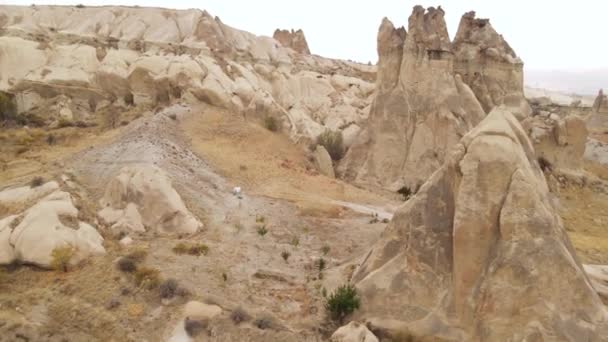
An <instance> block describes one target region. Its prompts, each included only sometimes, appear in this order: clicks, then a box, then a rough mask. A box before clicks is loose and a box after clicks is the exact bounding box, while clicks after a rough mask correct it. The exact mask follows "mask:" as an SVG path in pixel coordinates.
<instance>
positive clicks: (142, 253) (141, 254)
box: [126, 248, 148, 262]
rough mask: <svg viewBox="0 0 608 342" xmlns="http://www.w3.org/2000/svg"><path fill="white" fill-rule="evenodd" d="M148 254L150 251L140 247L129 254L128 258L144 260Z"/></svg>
mask: <svg viewBox="0 0 608 342" xmlns="http://www.w3.org/2000/svg"><path fill="white" fill-rule="evenodd" d="M147 256H148V251H147V250H145V249H143V248H138V249H136V250H134V251H133V252H131V253H129V254H127V256H126V257H127V258H131V259H132V260H133V261H135V262H142V261H144V259H145V258H146V257H147Z"/></svg>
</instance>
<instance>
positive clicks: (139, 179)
mask: <svg viewBox="0 0 608 342" xmlns="http://www.w3.org/2000/svg"><path fill="white" fill-rule="evenodd" d="M101 205H102V207H103V209H102V210H101V211H100V212H99V216H100V217H101V218H103V219H104V221H106V222H107V223H108V224H110V225H111V229H112V230H113V231H122V232H132V231H136V232H143V231H145V230H146V228H147V229H149V230H152V231H155V232H159V233H177V234H180V233H183V234H192V233H195V232H197V231H198V230H199V229H200V228H201V227H202V224H201V223H200V221H199V220H198V219H196V218H195V217H194V216H193V215H192V214H191V213H190V211H189V210H188V209H187V208H186V206H185V204H184V202H183V201H182V199H181V197H180V196H179V194H178V193H177V191H175V189H174V188H173V186H172V185H171V182H170V181H169V179H168V178H167V175H166V174H165V173H164V172H163V171H162V170H160V169H159V168H157V167H154V166H139V167H127V168H124V169H122V170H121V172H120V174H119V175H118V176H116V178H114V179H113V180H112V181H111V182H110V183H109V184H108V186H107V188H106V192H105V195H104V197H103V199H102V200H101Z"/></svg>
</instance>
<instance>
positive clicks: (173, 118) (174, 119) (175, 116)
mask: <svg viewBox="0 0 608 342" xmlns="http://www.w3.org/2000/svg"><path fill="white" fill-rule="evenodd" d="M169 118H170V119H171V120H173V121H176V120H177V114H175V113H172V114H169Z"/></svg>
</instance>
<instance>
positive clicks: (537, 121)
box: [522, 114, 588, 170]
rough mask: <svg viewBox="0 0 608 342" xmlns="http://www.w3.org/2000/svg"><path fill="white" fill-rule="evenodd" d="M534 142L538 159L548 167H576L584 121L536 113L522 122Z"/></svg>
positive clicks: (582, 143) (584, 133)
mask: <svg viewBox="0 0 608 342" xmlns="http://www.w3.org/2000/svg"><path fill="white" fill-rule="evenodd" d="M522 124H523V126H524V128H525V129H526V131H527V132H528V136H529V137H530V139H531V140H532V143H533V144H534V150H535V151H536V154H537V156H538V157H539V158H543V159H544V160H545V161H546V162H547V163H549V164H548V166H550V167H552V168H553V167H554V168H559V169H571V170H576V169H580V168H581V167H582V166H583V156H584V154H585V146H586V144H587V136H588V133H587V127H586V125H585V120H583V119H582V118H580V117H578V116H576V115H568V116H566V117H564V118H562V117H560V116H558V115H557V114H551V115H547V116H543V115H538V116H534V117H530V118H527V119H525V120H524V121H523V122H522Z"/></svg>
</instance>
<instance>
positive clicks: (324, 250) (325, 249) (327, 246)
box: [321, 245, 331, 255]
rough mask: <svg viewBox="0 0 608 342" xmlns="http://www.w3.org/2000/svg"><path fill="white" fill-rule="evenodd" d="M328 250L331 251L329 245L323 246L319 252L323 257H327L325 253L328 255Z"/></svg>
mask: <svg viewBox="0 0 608 342" xmlns="http://www.w3.org/2000/svg"><path fill="white" fill-rule="evenodd" d="M330 250H331V247H329V245H324V246H323V247H321V252H322V253H323V255H327V253H329V251H330Z"/></svg>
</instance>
